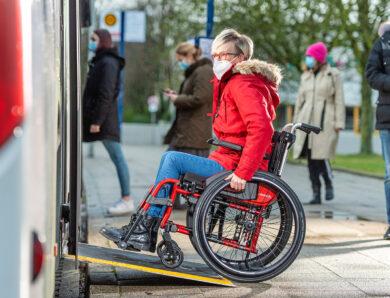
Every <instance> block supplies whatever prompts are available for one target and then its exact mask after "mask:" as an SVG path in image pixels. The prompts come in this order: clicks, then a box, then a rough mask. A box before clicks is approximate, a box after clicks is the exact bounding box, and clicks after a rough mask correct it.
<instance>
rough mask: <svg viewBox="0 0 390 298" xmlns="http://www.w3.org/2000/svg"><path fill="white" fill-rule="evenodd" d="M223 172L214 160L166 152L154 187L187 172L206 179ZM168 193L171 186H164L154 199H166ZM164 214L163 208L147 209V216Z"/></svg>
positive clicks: (155, 206) (158, 206)
mask: <svg viewBox="0 0 390 298" xmlns="http://www.w3.org/2000/svg"><path fill="white" fill-rule="evenodd" d="M224 170H225V169H224V167H222V166H221V165H220V164H219V163H217V162H216V161H214V160H211V159H208V158H205V157H200V156H195V155H191V154H187V153H183V152H176V151H168V152H165V153H164V154H163V156H162V158H161V161H160V167H159V169H158V171H157V177H156V181H155V185H157V184H158V183H159V182H160V181H162V180H164V179H168V178H173V179H178V178H179V177H180V175H182V174H185V173H187V172H190V173H194V174H196V175H200V176H206V177H208V176H212V175H214V174H217V173H219V172H222V171H224ZM170 191H171V186H170V185H166V186H164V187H163V188H162V189H161V190H160V191H159V192H158V194H157V196H156V197H157V198H167V197H168V196H169V194H170ZM164 212H165V208H163V206H161V205H152V206H151V207H150V208H149V211H148V214H149V215H150V216H152V217H162V216H163V215H164Z"/></svg>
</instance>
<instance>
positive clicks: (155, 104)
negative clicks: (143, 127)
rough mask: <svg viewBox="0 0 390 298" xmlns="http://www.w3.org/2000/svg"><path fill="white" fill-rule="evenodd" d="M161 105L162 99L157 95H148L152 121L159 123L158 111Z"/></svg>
mask: <svg viewBox="0 0 390 298" xmlns="http://www.w3.org/2000/svg"><path fill="white" fill-rule="evenodd" d="M159 107H160V101H159V99H158V97H157V96H156V95H152V96H149V97H148V110H149V113H150V122H151V123H154V124H155V123H157V111H158V109H159Z"/></svg>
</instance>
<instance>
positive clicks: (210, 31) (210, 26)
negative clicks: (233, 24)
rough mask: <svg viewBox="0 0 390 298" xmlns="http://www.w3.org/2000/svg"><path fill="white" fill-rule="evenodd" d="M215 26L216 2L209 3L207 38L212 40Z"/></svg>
mask: <svg viewBox="0 0 390 298" xmlns="http://www.w3.org/2000/svg"><path fill="white" fill-rule="evenodd" d="M213 25H214V0H208V1H207V25H206V37H208V38H210V37H211V35H212V34H213Z"/></svg>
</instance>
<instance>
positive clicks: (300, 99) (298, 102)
mask: <svg viewBox="0 0 390 298" xmlns="http://www.w3.org/2000/svg"><path fill="white" fill-rule="evenodd" d="M304 102H305V96H304V94H303V84H302V78H301V82H300V84H299V89H298V96H297V100H296V101H295V107H294V116H293V122H297V121H298V114H299V111H300V109H301V108H302V105H303V104H304Z"/></svg>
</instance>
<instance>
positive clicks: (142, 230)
mask: <svg viewBox="0 0 390 298" xmlns="http://www.w3.org/2000/svg"><path fill="white" fill-rule="evenodd" d="M157 221H158V218H155V217H151V216H149V215H147V214H146V215H144V216H143V218H142V219H141V220H140V222H139V223H138V225H137V226H136V227H135V229H134V231H133V232H132V233H131V235H130V237H129V240H127V244H128V245H129V246H132V247H134V248H136V249H139V250H146V251H150V252H154V251H155V250H156V241H157V239H156V238H157V233H156V232H155V229H154V228H155V225H156V222H157Z"/></svg>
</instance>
